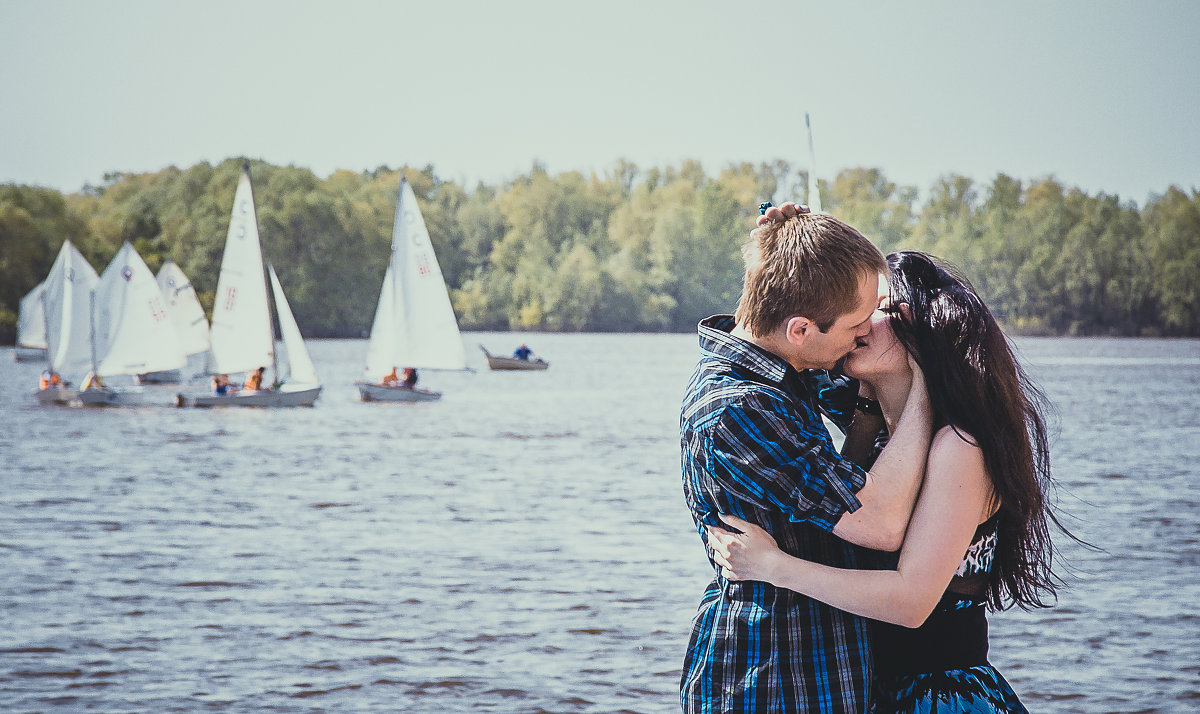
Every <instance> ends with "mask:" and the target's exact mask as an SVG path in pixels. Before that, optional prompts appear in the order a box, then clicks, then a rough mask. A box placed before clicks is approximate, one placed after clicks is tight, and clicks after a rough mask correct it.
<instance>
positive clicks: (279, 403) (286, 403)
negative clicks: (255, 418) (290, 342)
mask: <svg viewBox="0 0 1200 714" xmlns="http://www.w3.org/2000/svg"><path fill="white" fill-rule="evenodd" d="M319 396H321V387H313V388H311V389H297V390H295V391H286V390H273V389H271V390H262V391H257V392H231V393H229V394H180V395H178V396H176V398H175V404H176V405H177V406H181V407H311V406H312V405H313V402H315V401H317V397H319Z"/></svg>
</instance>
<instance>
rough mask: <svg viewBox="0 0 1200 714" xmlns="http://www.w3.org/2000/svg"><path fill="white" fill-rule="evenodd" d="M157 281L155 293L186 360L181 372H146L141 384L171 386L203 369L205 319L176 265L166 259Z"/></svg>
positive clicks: (206, 334)
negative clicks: (163, 304) (163, 305)
mask: <svg viewBox="0 0 1200 714" xmlns="http://www.w3.org/2000/svg"><path fill="white" fill-rule="evenodd" d="M157 281H158V289H159V291H160V292H161V293H162V297H163V300H164V301H165V302H166V304H167V314H168V315H170V316H171V324H173V325H175V333H176V334H177V335H178V336H179V344H180V347H182V348H183V352H184V354H186V355H187V357H188V359H187V365H185V368H184V370H178V369H170V370H163V371H156V372H149V373H146V374H143V375H142V381H143V382H149V383H153V384H174V383H177V382H181V381H183V379H184V372H186V374H188V375H191V374H193V373H194V372H195V371H196V370H197V369H203V362H204V358H205V355H206V353H207V352H208V345H209V343H208V318H207V317H205V316H204V308H203V307H201V306H200V300H199V299H197V298H196V290H195V288H193V287H192V283H191V281H190V280H188V277H187V275H185V274H184V272H183V270H182V269H181V268H180V267H179V266H178V265H177V264H176V263H175V261H173V260H170V259H167V262H165V263H163V266H162V267H161V268H159V270H158V276H157ZM193 365H195V366H194V367H193Z"/></svg>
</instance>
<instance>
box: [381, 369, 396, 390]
mask: <svg viewBox="0 0 1200 714" xmlns="http://www.w3.org/2000/svg"><path fill="white" fill-rule="evenodd" d="M379 383H380V384H382V385H383V386H385V387H397V386H399V385H400V375H398V374H396V368H395V367H392V371H391V372H388V373H387V374H385V375H383V379H381V380H379Z"/></svg>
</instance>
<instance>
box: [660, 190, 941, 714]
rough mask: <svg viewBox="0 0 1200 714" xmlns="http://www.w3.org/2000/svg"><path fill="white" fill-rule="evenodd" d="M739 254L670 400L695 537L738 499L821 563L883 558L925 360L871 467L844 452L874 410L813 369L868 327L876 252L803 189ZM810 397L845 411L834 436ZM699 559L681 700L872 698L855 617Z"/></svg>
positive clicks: (853, 448)
mask: <svg viewBox="0 0 1200 714" xmlns="http://www.w3.org/2000/svg"><path fill="white" fill-rule="evenodd" d="M743 256H744V259H745V263H746V265H745V274H744V276H743V286H742V295H741V299H740V300H739V302H738V306H737V313H736V314H735V315H714V316H712V317H709V318H706V319H705V320H703V321H701V322H700V324H699V326H698V330H697V332H698V337H699V346H700V358H699V361H698V362H697V364H696V368H695V371H694V372H693V373H692V376H691V380H690V383H689V385H688V388H687V392H686V395H685V396H684V399H683V404H682V408H681V411H680V437H681V457H682V458H681V461H682V481H683V483H682V485H683V495H684V499H685V502H686V505H687V508H688V510H689V512H690V513H691V516H692V518H693V520H694V522H695V524H696V526H697V535H698V536H699V537H700V539H701V540H702V542H704V544H705V545H707V542H708V541H709V540H710V537H709V536H708V533H707V530H706V526H721V525H722V521H721V519H720V516H721V515H722V514H734V515H737V516H741V517H743V518H745V519H747V520H749V521H753V522H755V523H756V524H758V525H760V526H762V527H764V528H765V529H767V530H769V531H770V532H771V533H772V534H773V535H774V536H775V537H777V538H778V539H779V543H780V545H781V546H782V547H783V549H784V550H785V551H787V552H790V553H806V554H810V555H813V556H815V557H817V558H818V559H820V560H821V561H822V562H823V563H824V564H825V565H826V566H832V567H839V568H860V567H885V566H886V565H888V563H889V558H888V555H887V554H884V553H879V552H877V551H880V550H888V549H890V550H896V549H898V548H899V547H900V543H901V539H902V537H903V534H904V529H905V527H906V525H907V523H908V519H909V516H910V515H911V513H912V508H913V504H914V503H915V502H916V498H917V494H918V492H919V491H920V483H921V478H922V476H923V475H924V471H925V455H926V454H927V453H928V452H929V440H930V434H931V432H932V414H931V409H930V405H929V402H928V398H927V396H926V392H925V389H924V387H923V385H922V378H923V374H922V373H921V372H920V370H915V371H914V372H913V374H912V377H911V379H912V382H913V388H912V390H911V398H909V399H907V400H906V401H905V402H904V403H903V404H902V405H901V406H902V407H903V412H902V416H900V417H899V420H898V426H897V429H896V432H895V434H894V435H893V437H892V439H891V441H890V442H889V443H888V444H887V446H886V447H885V448H884V449H883V451H882V453H881V454H879V455H878V457H877V458H875V459H874V462H873V463H872V464H871V466H870V467H869V470H867V469H864V468H863V467H861V466H860V465H858V464H857V463H855V461H854V460H852V459H850V458H847V455H849V454H859V453H860V452H861V455H862V456H866V455H868V454H867V450H868V447H870V446H872V445H873V443H874V437H875V434H876V433H878V431H879V429H880V428H881V426H882V423H883V422H882V419H879V418H877V417H874V416H871V418H870V419H866V418H865V417H866V416H867V415H864V414H861V413H859V414H856V413H855V410H854V404H855V400H856V398H857V397H858V396H859V389H860V387H859V385H858V384H857V383H854V382H851V381H850V380H847V379H841V380H839V381H838V382H837V383H834V382H833V380H832V379H831V378H829V377H828V375H827V372H826V370H830V369H833V367H834V366H835V365H836V364H837V363H838V362H839V361H841V359H842V358H843V357H845V356H846V355H847V354H848V353H850V351H851V350H853V349H854V347H855V346H856V344H857V343H859V342H860V341H862V340H863V339H864V338H866V337H867V335H868V334H869V333H870V330H871V317H872V315H874V314H875V310H876V309H877V308H878V307H879V300H880V289H881V286H886V283H885V282H883V281H882V280H881V278H882V277H883V276H885V275H886V273H887V262H886V260H885V259H884V256H883V253H881V252H880V251H879V249H878V248H877V247H875V246H874V245H873V244H872V243H871V242H870V241H869V240H868V239H867V238H866V237H865V236H863V235H862V233H860V232H859V231H857V230H855V229H854V228H853V227H851V226H849V225H847V224H846V223H844V222H842V221H839V220H837V219H836V218H834V217H833V216H830V215H828V214H823V213H812V212H811V211H809V210H808V209H807V207H804V208H803V210H802V211H797V210H796V209H795V208H793V210H792V211H791V216H789V217H788V220H786V221H780V222H772V223H768V224H764V225H762V226H760V227H759V228H757V229H755V230H754V231H753V232H752V233H751V234H750V236H749V239H748V241H747V242H746V245H745V247H744V250H743ZM797 276H803V277H800V278H798V277H797ZM838 396H844V397H845V399H844V400H843V399H838V398H836V397H838ZM864 396H867V395H864ZM905 396H909V395H908V394H906V395H905ZM890 406H891V405H890V404H889V407H890ZM823 414H828V415H830V418H832V419H833V421H834V422H835V423H837V424H840V425H842V426H843V427H847V426H848V428H849V432H848V435H847V437H846V447H844V448H843V453H841V454H839V453H838V452H837V451H836V450H835V448H834V446H833V440H832V439H831V438H830V436H829V432H828V430H827V428H826V426H825V423H824V421H823V419H822V415H823ZM860 416H861V417H864V418H861V419H860V418H859V417H860ZM851 419H853V421H851ZM859 546H862V547H859ZM868 549H871V550H868ZM708 553H709V558H710V560H711V558H712V552H711V550H709V551H708ZM711 565H712V567H713V569H714V572H713V576H714V577H713V579H712V581H711V582H710V583H709V585H708V587H707V588H706V589H705V592H704V594H703V596H702V598H701V600H700V604H699V607H698V611H697V613H696V616H695V618H694V620H693V621H692V631H691V636H690V640H689V643H688V646H687V647H686V649H685V654H684V661H683V667H682V676H681V678H680V703H681V705H682V710H683V712H684V714H701V713H703V714H716V713H717V712H729V713H732V712H746V711H755V712H770V713H775V714H783V713H788V714H790V713H791V712H800V711H830V712H846V713H847V714H855V713H857V714H866V712H869V711H871V710H872V701H871V699H870V687H871V671H872V662H871V643H870V632H869V631H868V628H867V626H866V622H865V621H864V620H863V619H862V618H860V617H858V616H855V615H853V614H850V613H847V612H845V611H844V610H842V609H839V608H837V607H834V606H830V605H827V604H824V603H821V602H819V601H817V600H813V599H809V598H807V597H802V596H800V595H794V594H790V593H784V592H781V591H779V590H778V589H777V588H775V587H772V586H769V585H762V584H759V583H741V582H733V581H731V580H729V579H727V578H725V577H724V576H723V575H722V574H721V567H720V566H719V565H717V564H716V562H715V561H713V562H711Z"/></svg>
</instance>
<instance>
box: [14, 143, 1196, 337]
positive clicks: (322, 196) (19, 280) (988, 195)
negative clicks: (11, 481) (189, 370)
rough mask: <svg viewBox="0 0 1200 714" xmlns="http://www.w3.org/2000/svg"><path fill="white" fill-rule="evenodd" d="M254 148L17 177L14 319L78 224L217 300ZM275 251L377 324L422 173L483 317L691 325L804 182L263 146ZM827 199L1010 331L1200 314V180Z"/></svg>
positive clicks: (343, 306)
mask: <svg viewBox="0 0 1200 714" xmlns="http://www.w3.org/2000/svg"><path fill="white" fill-rule="evenodd" d="M241 164H242V160H241V159H229V160H226V161H224V162H222V163H220V164H217V165H215V166H214V165H210V164H208V163H201V164H197V165H195V166H192V167H190V168H186V169H179V168H175V167H169V168H166V169H163V170H162V171H158V172H155V173H141V174H133V173H112V174H108V175H106V176H105V177H104V179H103V182H102V184H101V185H98V186H91V185H89V186H86V187H84V189H83V190H82V191H80V192H79V193H72V194H63V193H61V192H59V191H55V190H53V189H47V188H40V187H33V186H24V185H16V184H6V185H0V339H4V340H5V341H8V342H11V340H12V337H13V335H14V329H15V328H14V326H15V324H16V319H17V310H18V304H19V301H20V298H21V297H22V296H23V295H24V294H25V293H26V292H28V291H29V290H30V289H31V288H33V287H34V286H35V285H36V284H37V283H38V282H40V281H41V280H42V279H43V278H44V277H45V276H46V274H47V273H48V272H49V269H50V266H51V264H52V263H53V261H54V257H55V255H56V253H57V251H58V249H59V247H60V246H61V244H62V242H63V240H64V239H70V240H71V241H72V242H73V243H74V244H75V245H76V246H77V247H78V248H79V249H80V250H81V251H82V253H83V254H84V255H85V256H86V257H87V258H88V259H89V260H90V261H91V263H92V265H93V266H94V267H96V269H97V270H98V271H99V270H102V269H103V268H104V266H105V265H107V263H108V261H109V260H110V259H111V258H112V256H113V255H115V254H116V252H117V250H118V249H119V248H120V246H121V244H122V242H124V241H129V242H131V243H132V244H133V245H134V247H135V248H136V249H137V250H138V252H139V253H140V254H141V255H142V257H143V258H144V259H145V261H146V263H147V264H148V265H149V266H150V268H151V269H152V270H155V271H157V270H158V268H159V267H160V266H161V265H162V264H163V262H165V261H166V260H167V259H172V260H174V261H175V262H176V263H178V264H179V266H180V267H181V268H182V269H183V271H184V272H185V273H186V274H187V275H188V276H189V278H190V279H191V281H192V283H193V285H194V286H195V287H196V290H197V293H198V294H199V296H200V299H201V303H202V304H203V305H204V307H205V309H206V310H210V309H211V306H212V299H213V292H214V290H215V289H216V284H217V274H218V271H219V269H220V260H221V253H222V250H223V248H224V241H225V232H226V228H227V226H228V222H229V214H230V208H231V205H232V202H233V194H234V190H235V187H236V184H237V179H238V174H239V171H240V168H241ZM251 165H252V173H253V177H254V187H255V200H256V205H257V209H258V221H259V229H260V233H261V235H262V239H263V246H264V252H265V253H266V257H267V260H269V261H270V262H271V263H273V264H274V266H275V269H276V271H277V272H278V274H279V277H280V281H281V282H282V284H283V285H284V288H285V289H286V290H287V293H288V299H289V301H290V302H291V305H292V308H293V311H294V312H295V315H296V319H297V321H298V322H299V324H300V327H301V329H302V330H303V331H304V333H305V334H306V335H308V336H359V335H363V334H365V333H366V331H367V330H369V328H370V324H371V320H372V317H373V315H374V310H375V302H376V299H377V297H378V290H379V285H380V282H381V280H382V278H383V273H384V269H385V266H386V262H387V258H388V253H389V245H390V241H391V227H392V219H393V212H394V209H395V201H396V191H397V188H398V184H399V181H400V175H401V174H403V175H404V176H406V177H407V178H408V180H409V182H410V183H411V184H412V186H413V190H414V192H415V193H416V195H417V200H418V203H419V204H420V207H421V211H422V213H423V215H424V217H425V221H426V223H427V225H428V227H429V233H430V236H431V238H432V239H433V243H434V248H435V250H436V252H437V257H438V261H439V262H440V264H441V267H442V272H443V273H444V275H445V278H446V282H447V285H448V287H449V289H450V294H451V298H452V301H453V304H454V308H455V312H456V313H457V315H458V318H459V323H460V325H461V326H462V327H463V328H466V329H471V328H474V329H498V330H550V331H584V330H594V331H688V330H691V329H693V328H694V326H695V323H696V322H697V321H698V320H699V319H701V318H703V317H705V316H707V315H710V314H714V313H718V312H731V311H732V310H733V308H734V306H735V305H736V303H737V298H738V294H739V291H740V286H741V276H742V262H741V244H742V242H743V240H744V239H745V237H746V235H747V234H748V232H749V231H750V230H751V228H753V225H754V218H755V217H756V215H757V206H758V204H759V203H760V202H761V201H763V200H765V199H766V198H768V197H770V196H784V197H786V198H795V199H797V200H804V199H805V198H806V197H805V188H804V187H805V186H806V184H807V176H806V175H805V173H804V172H803V171H797V170H795V169H794V168H793V167H792V166H790V165H789V164H788V163H787V162H784V161H774V162H764V163H759V164H751V163H743V164H739V165H735V166H729V167H727V168H725V169H724V170H722V171H721V172H720V173H719V174H717V175H715V176H710V175H708V174H706V173H705V171H704V170H703V168H702V167H701V165H700V164H699V163H698V162H695V161H685V162H683V163H681V164H679V165H677V166H667V167H652V168H647V169H643V168H639V167H638V166H636V165H635V164H633V163H630V162H628V161H625V160H619V161H617V162H616V163H615V164H614V165H613V166H612V167H611V169H609V170H608V171H607V172H606V173H605V174H604V175H603V176H600V175H594V174H593V175H589V176H585V175H583V174H581V173H578V172H567V173H561V174H558V175H554V176H552V175H550V174H548V173H547V172H546V171H545V170H544V168H543V167H541V166H538V165H534V166H533V167H532V168H531V169H530V170H529V171H528V172H526V173H524V174H522V175H521V176H519V177H517V178H515V179H513V180H511V181H508V182H505V183H503V184H501V185H485V184H482V183H480V184H478V185H476V186H475V187H473V188H467V187H464V186H461V185H459V184H458V183H455V182H454V181H449V180H444V179H442V178H440V177H438V176H437V174H436V173H435V171H434V168H433V167H432V166H425V167H423V168H413V167H403V168H399V169H392V168H389V167H386V166H381V167H379V168H377V169H374V170H369V171H363V172H351V171H337V172H335V173H333V174H332V175H330V176H329V177H328V178H324V179H322V178H320V177H318V176H316V175H315V174H313V172H312V171H310V170H308V169H306V168H302V167H296V166H275V165H271V164H268V163H264V162H252V164H251ZM819 185H820V191H821V197H822V203H823V205H824V209H825V210H827V211H829V212H830V213H833V214H834V215H836V216H838V217H839V218H841V219H843V220H845V221H846V222H848V223H850V224H851V225H853V226H855V227H856V228H858V229H859V230H861V231H862V232H863V233H864V234H866V235H867V236H868V237H870V238H871V239H873V240H874V241H875V242H876V244H877V245H878V246H879V247H880V248H881V249H882V250H883V251H884V252H885V253H886V252H889V251H892V250H898V249H905V248H915V249H920V250H925V251H927V252H930V253H933V254H934V255H937V256H939V257H942V258H944V259H946V260H948V261H950V262H951V263H953V264H954V265H956V266H957V267H958V268H959V269H960V271H961V272H962V273H963V274H964V275H965V276H966V277H967V278H968V279H970V280H971V281H972V283H973V284H974V285H975V287H976V288H977V289H978V290H979V292H980V293H981V294H982V295H983V297H984V298H985V299H986V300H987V302H988V304H989V305H990V306H991V307H992V309H993V310H994V312H995V313H996V315H997V317H998V318H999V319H1000V320H1001V322H1002V323H1003V324H1004V325H1005V326H1006V327H1007V328H1008V329H1009V330H1010V331H1013V332H1018V333H1025V334H1029V333H1036V334H1072V335H1095V334H1101V335H1170V336H1176V335H1187V336H1197V335H1200V193H1198V192H1197V191H1196V190H1195V189H1192V190H1191V192H1190V193H1189V192H1186V191H1184V190H1182V189H1180V188H1177V187H1170V188H1168V189H1167V190H1166V191H1165V192H1164V193H1162V194H1158V195H1154V196H1152V197H1151V198H1150V200H1149V201H1148V202H1147V203H1146V205H1145V206H1143V207H1142V208H1140V209H1139V208H1138V207H1137V206H1136V205H1134V204H1133V203H1132V202H1128V201H1126V202H1123V201H1121V199H1120V198H1119V197H1117V196H1114V195H1108V194H1104V193H1099V194H1096V195H1089V194H1087V193H1086V192H1084V191H1082V190H1080V189H1078V188H1070V187H1066V186H1064V185H1062V184H1061V183H1060V182H1058V181H1057V180H1055V179H1054V178H1044V179H1039V180H1034V181H1022V180H1020V179H1016V178H1013V177H1010V176H1007V175H1004V174H1000V175H997V176H996V177H995V178H994V179H992V180H991V182H990V183H977V182H976V181H974V180H972V179H971V178H968V177H965V176H958V175H948V176H945V177H943V178H941V179H939V180H938V181H937V182H936V184H935V185H934V186H932V187H931V189H930V190H929V191H928V192H927V198H925V199H924V200H923V201H918V196H919V192H918V190H917V189H916V188H915V187H913V186H903V185H898V184H895V183H893V182H891V181H888V180H887V178H886V176H885V175H884V173H883V172H882V171H881V170H879V169H871V168H856V169H847V170H844V171H842V172H840V173H839V174H838V175H837V176H836V178H834V179H833V180H831V181H825V180H822V181H820V182H819Z"/></svg>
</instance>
